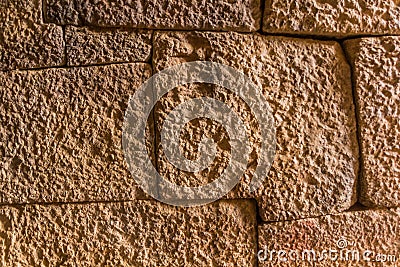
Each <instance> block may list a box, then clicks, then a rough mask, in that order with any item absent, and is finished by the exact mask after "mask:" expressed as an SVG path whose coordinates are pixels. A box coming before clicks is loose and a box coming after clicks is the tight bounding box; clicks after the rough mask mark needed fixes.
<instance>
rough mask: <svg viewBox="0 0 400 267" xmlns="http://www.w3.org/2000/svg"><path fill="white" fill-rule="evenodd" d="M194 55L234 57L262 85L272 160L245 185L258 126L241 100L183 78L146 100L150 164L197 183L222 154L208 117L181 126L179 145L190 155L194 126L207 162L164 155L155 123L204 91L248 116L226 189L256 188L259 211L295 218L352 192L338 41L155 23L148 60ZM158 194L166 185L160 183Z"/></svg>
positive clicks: (348, 98) (232, 62)
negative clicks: (234, 182) (150, 102)
mask: <svg viewBox="0 0 400 267" xmlns="http://www.w3.org/2000/svg"><path fill="white" fill-rule="evenodd" d="M194 60H206V61H214V62H218V63H223V64H226V65H228V66H231V67H234V68H236V69H237V70H239V71H242V72H243V73H244V74H246V75H247V76H249V77H250V78H251V79H252V80H253V82H254V83H255V84H257V85H258V86H260V87H261V88H262V89H263V95H264V97H265V98H266V101H268V103H269V105H270V107H271V108H272V110H273V113H274V118H275V127H276V134H277V151H276V156H275V161H274V163H273V166H272V168H271V170H270V172H269V175H268V177H267V178H266V179H265V182H264V184H263V186H262V188H260V189H259V190H258V192H256V194H254V195H252V194H249V193H248V192H247V190H248V185H249V182H250V180H251V177H252V172H253V171H254V169H255V166H256V165H257V158H258V156H257V153H258V152H257V151H258V146H259V143H258V142H260V140H262V139H260V138H261V136H260V134H259V132H258V126H257V121H255V118H254V116H253V115H252V114H251V110H250V108H249V106H247V105H246V104H245V103H244V101H243V100H241V99H240V98H239V97H237V96H235V95H234V94H233V93H231V92H230V91H228V90H227V89H224V88H221V87H216V86H214V85H204V84H191V85H189V86H180V87H177V88H175V89H173V90H171V91H169V92H168V94H166V95H165V96H164V97H163V98H162V99H161V100H160V101H159V102H158V104H157V105H156V107H155V121H156V137H157V143H158V144H157V158H158V164H157V166H158V168H159V172H160V173H161V175H163V176H164V177H165V179H167V180H169V181H171V182H173V183H176V184H179V185H185V186H199V185H204V184H207V183H209V182H211V181H213V180H215V179H216V178H218V177H219V176H220V174H221V173H222V172H223V170H224V169H225V168H226V166H227V165H228V164H230V163H229V156H230V144H229V137H228V136H227V133H226V132H225V131H224V130H223V125H222V126H221V125H219V124H218V123H213V122H211V121H210V120H208V119H202V118H200V119H198V120H197V121H192V122H191V123H189V124H188V125H187V127H185V128H184V129H183V130H182V134H181V140H182V143H181V151H176V153H181V152H182V154H183V155H184V156H185V157H187V158H189V159H195V158H196V156H197V155H198V145H199V141H200V140H201V138H202V136H203V134H206V135H207V136H209V137H212V138H213V139H214V141H215V142H216V143H217V154H216V158H215V161H214V162H213V163H212V165H210V167H209V168H208V169H205V170H203V171H201V172H198V173H189V172H185V171H181V170H178V169H176V168H175V167H174V166H173V165H172V164H171V163H170V162H168V160H167V159H166V157H165V155H164V152H163V148H162V146H163V145H167V144H160V132H161V130H162V124H163V121H164V120H165V118H166V117H167V115H168V114H169V113H170V112H171V111H172V110H173V109H174V108H175V107H176V106H177V105H179V104H181V103H183V102H185V101H187V100H188V99H190V98H194V97H199V96H209V97H213V98H216V99H219V100H220V101H222V102H224V103H226V104H227V105H228V106H230V107H231V108H232V110H234V111H235V112H237V113H238V116H239V117H240V118H241V119H242V120H243V121H244V122H245V124H246V125H248V130H247V133H248V134H249V136H250V138H249V140H250V142H251V144H252V153H251V156H250V161H249V163H248V165H247V166H248V168H247V170H246V172H245V174H244V176H243V177H241V183H240V184H239V185H238V186H237V188H235V190H233V191H232V192H231V193H230V194H228V197H233V198H237V197H254V196H256V197H257V200H258V204H259V207H260V210H259V211H260V215H261V217H262V219H263V220H266V221H271V220H283V219H290V218H301V217H309V216H316V215H321V214H327V213H332V212H335V211H343V210H345V209H348V208H349V207H350V206H351V205H352V204H353V203H354V202H355V192H354V189H355V186H356V174H357V170H358V161H357V158H358V147H357V139H356V125H355V111H354V105H353V99H352V91H351V82H350V81H351V79H350V69H349V66H348V65H347V63H346V60H345V57H344V55H343V52H342V50H341V48H340V45H339V44H338V43H336V42H321V41H312V40H301V39H294V38H283V37H267V36H260V35H258V34H255V35H244V34H237V33H209V32H156V33H155V36H154V55H153V67H154V70H155V71H156V72H157V71H160V70H162V69H165V68H167V67H170V66H173V65H176V64H179V63H183V62H188V61H194ZM160 194H161V196H162V197H164V198H165V199H168V198H170V194H169V192H165V191H163V188H160Z"/></svg>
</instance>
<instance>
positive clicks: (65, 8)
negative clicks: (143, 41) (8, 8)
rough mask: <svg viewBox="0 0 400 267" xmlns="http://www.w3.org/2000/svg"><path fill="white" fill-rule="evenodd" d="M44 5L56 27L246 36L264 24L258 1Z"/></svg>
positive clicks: (48, 1) (74, 0)
mask: <svg viewBox="0 0 400 267" xmlns="http://www.w3.org/2000/svg"><path fill="white" fill-rule="evenodd" d="M44 1H45V5H46V9H45V14H46V18H47V20H48V21H49V22H54V23H57V24H72V25H95V26H113V27H118V26H125V27H135V28H152V29H187V30H191V29H203V30H232V31H244V32H249V31H256V30H258V29H259V28H260V24H261V4H260V1H259V0H239V1H227V0H218V1H212V2H210V1H200V0H196V1H182V0H179V1H172V2H171V1H166V0H162V1H145V0H135V1H129V2H127V1H110V0H102V1H96V2H90V1H89V2H88V1H84V0H62V1H60V0H44Z"/></svg>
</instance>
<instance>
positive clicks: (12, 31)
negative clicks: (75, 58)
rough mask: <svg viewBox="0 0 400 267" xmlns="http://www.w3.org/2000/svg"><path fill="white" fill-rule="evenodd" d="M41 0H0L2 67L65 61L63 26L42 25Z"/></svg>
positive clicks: (4, 68)
mask: <svg viewBox="0 0 400 267" xmlns="http://www.w3.org/2000/svg"><path fill="white" fill-rule="evenodd" d="M41 6H42V4H41V1H39V0H28V1H20V0H8V1H7V0H1V1H0V24H1V28H0V55H1V57H0V70H9V69H16V68H38V67H48V66H57V65H61V64H63V63H64V61H65V58H64V41H63V33H62V28H61V27H60V26H56V25H54V24H46V25H42V24H41V21H42V18H41V14H42V8H41Z"/></svg>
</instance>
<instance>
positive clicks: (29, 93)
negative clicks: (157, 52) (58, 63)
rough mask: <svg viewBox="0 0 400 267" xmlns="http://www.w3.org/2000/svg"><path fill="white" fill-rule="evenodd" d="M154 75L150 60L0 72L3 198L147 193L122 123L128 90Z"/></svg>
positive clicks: (84, 197) (54, 198) (71, 198)
mask: <svg viewBox="0 0 400 267" xmlns="http://www.w3.org/2000/svg"><path fill="white" fill-rule="evenodd" d="M150 75H151V68H150V66H149V65H148V64H145V63H140V64H139V63H137V64H120V65H108V66H102V67H82V68H68V69H61V68H57V69H46V70H39V71H11V72H6V73H1V74H0V95H1V99H2V101H1V102H0V121H1V126H0V155H1V158H2V160H1V162H0V203H1V204H4V203H27V202H29V203H37V202H77V201H106V200H108V201H111V200H122V199H125V200H126V199H134V198H143V197H146V196H144V195H143V193H142V192H141V190H138V189H137V187H136V184H135V182H134V179H133V178H132V176H131V175H130V173H129V172H128V170H127V167H126V164H125V159H124V154H123V151H122V144H121V134H122V133H121V131H122V123H123V118H124V112H125V109H126V106H127V103H128V98H129V96H130V95H132V94H134V92H135V90H136V88H137V87H138V86H140V85H141V84H142V83H143V82H144V81H145V80H146V79H148V78H149V77H150ZM152 125H153V123H151V124H150V126H149V131H148V133H149V140H152V139H153V138H150V135H151V133H152V128H151V127H152ZM149 147H151V142H150V141H149ZM150 149H151V148H150ZM150 151H151V150H150Z"/></svg>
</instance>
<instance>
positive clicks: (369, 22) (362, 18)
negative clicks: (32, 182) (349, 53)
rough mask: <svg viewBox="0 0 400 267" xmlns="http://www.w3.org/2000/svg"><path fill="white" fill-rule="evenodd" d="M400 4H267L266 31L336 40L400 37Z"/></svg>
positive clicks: (287, 0) (350, 0)
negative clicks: (363, 36) (372, 36)
mask: <svg viewBox="0 0 400 267" xmlns="http://www.w3.org/2000/svg"><path fill="white" fill-rule="evenodd" d="M399 17H400V2H399V1H398V0H385V1H373V0H368V1H365V0H362V1H359V0H303V1H291V0H266V2H265V13H264V17H263V18H264V21H263V30H264V31H265V32H269V33H286V34H287V33H288V34H307V35H323V36H332V37H343V36H354V35H362V34H364V35H366V34H368V35H374V34H375V35H378V34H399V33H400V20H399Z"/></svg>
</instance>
